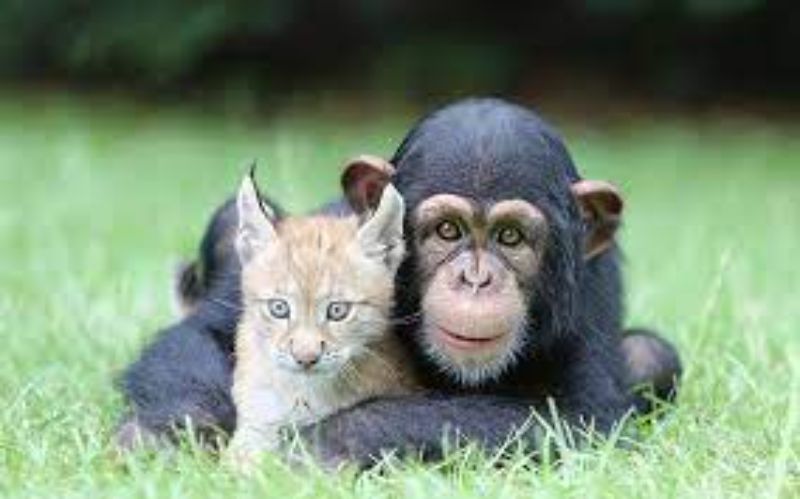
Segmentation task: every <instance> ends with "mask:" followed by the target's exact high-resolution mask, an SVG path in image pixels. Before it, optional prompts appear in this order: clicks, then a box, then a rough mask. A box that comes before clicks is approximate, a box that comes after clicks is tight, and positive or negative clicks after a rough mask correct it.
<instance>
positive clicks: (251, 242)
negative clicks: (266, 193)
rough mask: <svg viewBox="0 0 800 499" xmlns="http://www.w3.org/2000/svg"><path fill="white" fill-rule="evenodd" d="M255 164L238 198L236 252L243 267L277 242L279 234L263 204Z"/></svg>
mask: <svg viewBox="0 0 800 499" xmlns="http://www.w3.org/2000/svg"><path fill="white" fill-rule="evenodd" d="M255 168H256V166H255V162H254V163H253V164H252V165H251V167H250V172H249V174H248V175H246V176H245V178H244V179H243V180H242V184H241V186H240V187H239V193H238V195H237V197H236V208H237V214H238V217H239V224H238V227H237V234H236V252H237V253H238V255H239V261H240V262H241V263H242V265H244V264H246V263H248V262H249V261H250V260H252V259H253V257H254V256H255V255H256V254H258V253H259V252H261V251H264V249H266V248H267V246H268V245H269V244H270V243H271V242H273V241H275V240H276V239H277V237H278V233H277V232H276V230H275V226H274V225H273V224H272V220H271V218H272V217H274V214H273V213H272V212H271V210H269V209H268V208H266V207H265V206H264V203H262V202H261V196H260V195H259V193H258V186H257V184H256V180H255Z"/></svg>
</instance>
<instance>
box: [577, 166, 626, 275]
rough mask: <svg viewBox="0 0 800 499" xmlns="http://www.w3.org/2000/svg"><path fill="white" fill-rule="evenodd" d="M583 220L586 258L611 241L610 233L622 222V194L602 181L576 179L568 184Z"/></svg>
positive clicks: (605, 247)
mask: <svg viewBox="0 0 800 499" xmlns="http://www.w3.org/2000/svg"><path fill="white" fill-rule="evenodd" d="M572 194H573V196H575V199H576V201H577V202H578V206H579V207H580V210H581V216H582V217H583V220H584V222H585V223H586V227H587V233H586V239H585V241H584V250H583V255H584V258H585V259H587V260H589V259H591V258H593V257H595V256H597V255H599V254H600V253H602V252H603V251H605V250H607V249H608V248H610V247H611V246H612V245H613V244H614V235H615V234H616V232H617V229H618V228H619V226H620V224H621V223H622V208H623V202H622V196H621V195H620V193H619V190H618V189H617V188H616V187H614V186H613V185H611V184H609V183H608V182H603V181H602V180H580V181H578V182H575V183H574V184H572Z"/></svg>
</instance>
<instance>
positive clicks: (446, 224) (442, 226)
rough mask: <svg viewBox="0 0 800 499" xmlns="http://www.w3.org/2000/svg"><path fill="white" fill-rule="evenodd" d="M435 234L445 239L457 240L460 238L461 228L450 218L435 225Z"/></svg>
mask: <svg viewBox="0 0 800 499" xmlns="http://www.w3.org/2000/svg"><path fill="white" fill-rule="evenodd" d="M436 234H437V235H438V236H439V237H441V238H442V239H443V240H445V241H457V240H459V239H461V229H460V228H459V227H458V224H457V223H455V222H453V221H450V220H444V221H443V222H440V223H439V225H437V226H436Z"/></svg>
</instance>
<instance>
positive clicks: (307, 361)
mask: <svg viewBox="0 0 800 499" xmlns="http://www.w3.org/2000/svg"><path fill="white" fill-rule="evenodd" d="M324 348H325V342H324V341H322V340H310V339H308V340H300V341H295V340H294V339H292V340H291V341H290V342H289V353H291V354H292V358H293V359H294V361H295V362H297V364H298V365H300V367H302V368H304V369H309V368H311V367H313V366H314V364H316V363H317V362H319V359H320V357H322V350H323V349H324Z"/></svg>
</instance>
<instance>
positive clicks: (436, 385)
mask: <svg viewBox="0 0 800 499" xmlns="http://www.w3.org/2000/svg"><path fill="white" fill-rule="evenodd" d="M392 163H393V164H394V165H395V167H396V168H397V172H396V174H395V176H394V177H393V183H394V184H395V186H396V187H397V188H398V190H399V191H400V192H401V193H402V194H403V197H404V199H405V201H406V205H407V208H408V210H409V213H410V212H412V211H413V210H414V208H415V207H416V206H417V205H418V204H419V203H420V202H421V201H423V200H424V199H426V198H428V197H430V196H431V195H434V194H438V193H445V192H446V193H452V194H457V195H461V196H465V197H470V198H472V199H475V200H477V201H479V202H485V203H488V202H496V201H500V200H503V199H523V200H526V201H528V202H530V203H532V204H534V205H536V206H537V207H538V208H539V209H540V210H541V211H542V212H543V213H544V215H545V216H546V218H547V220H548V224H549V229H550V232H549V234H550V236H549V246H548V247H547V249H546V252H545V259H544V263H543V268H542V273H541V276H540V278H539V283H540V284H539V286H538V287H537V288H536V289H535V290H533V291H532V299H531V304H530V311H529V324H530V325H529V327H528V329H527V338H526V339H527V344H526V348H525V351H524V354H523V356H521V357H520V358H519V359H518V360H517V361H516V362H515V363H514V364H513V365H512V366H510V367H509V369H507V370H506V371H505V373H504V374H503V375H502V376H500V377H498V378H496V379H492V380H489V381H486V382H485V383H483V384H482V385H479V386H477V387H473V388H466V387H464V386H461V385H458V384H457V383H456V382H455V381H454V380H452V379H451V378H449V377H447V376H446V375H444V374H442V373H441V372H440V371H439V370H438V368H437V367H436V366H435V364H434V363H433V362H431V361H430V360H429V359H428V358H427V357H426V354H425V353H424V352H423V351H422V350H421V348H420V346H419V341H418V340H417V339H416V335H417V334H418V329H419V328H418V320H415V319H414V318H417V319H418V317H419V314H418V312H419V301H420V282H419V281H418V273H417V272H416V271H415V261H416V255H415V254H414V250H413V248H410V250H411V253H410V255H409V257H408V258H407V260H406V262H405V263H404V265H403V267H402V268H401V270H400V271H399V272H398V281H397V285H398V288H397V300H398V305H397V310H396V318H397V323H398V326H397V328H396V333H397V334H399V335H401V336H402V337H403V338H404V344H406V345H408V347H409V348H410V349H411V350H412V352H413V354H414V359H415V361H416V363H417V365H418V368H419V371H420V373H422V375H423V376H424V377H425V380H426V382H427V386H428V388H430V392H429V393H427V394H421V395H419V396H411V397H404V398H395V399H381V400H374V401H369V402H366V403H363V404H360V405H359V406H357V407H354V408H351V409H348V410H345V411H342V412H341V413H339V414H336V415H333V416H331V417H330V418H328V419H327V420H325V421H323V422H322V423H320V424H318V425H316V426H315V427H313V428H310V429H308V431H307V432H306V436H307V437H308V438H309V439H310V440H311V442H312V444H313V448H314V450H315V451H316V452H317V453H318V454H319V455H320V456H321V457H322V458H323V459H326V460H331V461H337V460H340V459H350V460H354V461H356V462H359V463H362V464H365V463H368V462H369V460H370V459H371V458H373V457H375V456H378V455H379V454H380V453H381V451H382V450H388V449H406V450H408V449H411V450H413V451H415V452H418V453H422V455H423V457H429V458H436V457H438V456H440V455H441V453H442V447H441V446H442V435H443V432H444V431H455V432H458V433H459V434H460V435H461V436H463V437H464V438H466V439H469V440H474V441H477V442H479V443H482V444H484V445H486V446H487V447H488V448H496V447H497V446H499V445H501V444H502V443H503V442H504V441H505V439H506V437H507V436H508V435H509V434H510V433H511V432H512V431H514V430H515V429H517V428H520V427H521V426H522V425H523V423H524V422H525V421H526V420H527V419H528V418H529V416H530V414H531V409H536V410H537V411H538V412H539V413H540V414H544V415H547V414H549V408H548V402H547V401H548V400H549V399H552V400H553V401H554V402H555V405H556V407H557V409H558V411H559V413H560V415H561V416H562V417H564V418H565V419H566V420H567V421H569V422H571V423H573V424H574V425H576V426H581V425H583V424H588V423H591V424H593V425H594V427H595V428H596V429H597V430H599V431H600V432H603V433H605V432H608V431H609V430H610V429H611V428H612V427H613V425H614V424H615V423H616V422H618V421H619V420H620V419H621V418H623V417H624V416H625V414H626V413H627V412H628V411H629V410H630V409H631V408H632V407H633V406H634V405H636V406H637V407H640V408H642V409H647V405H646V404H645V403H644V402H643V401H641V400H638V399H636V398H635V397H634V396H633V395H632V393H631V390H630V388H631V383H632V382H633V381H636V382H642V381H647V379H642V376H643V375H642V374H641V373H646V375H647V376H652V379H656V378H658V379H659V380H665V379H668V380H670V382H669V383H667V385H662V386H661V388H662V389H665V390H666V391H665V392H664V393H674V382H675V381H676V377H677V376H678V375H679V374H680V363H679V361H678V357H677V354H676V352H675V351H674V349H673V348H672V347H671V345H669V344H668V343H667V342H666V341H664V340H662V339H660V338H658V337H655V336H648V338H650V339H652V340H653V341H654V342H655V344H656V345H657V346H659V347H661V348H660V350H659V353H658V355H660V357H658V356H657V357H656V358H655V360H654V361H653V362H651V364H650V366H649V367H650V368H652V369H651V370H650V371H647V370H640V371H638V374H636V375H632V374H631V373H630V372H629V371H630V369H629V368H628V367H627V365H626V359H624V358H623V349H622V348H621V340H622V334H621V332H622V327H621V320H622V312H623V310H622V287H621V280H620V269H619V266H620V264H619V260H620V258H619V253H618V250H617V249H616V247H612V248H611V249H610V250H607V251H605V252H604V253H601V254H600V255H598V256H596V257H594V258H592V259H590V260H588V261H587V260H585V259H584V258H583V252H582V241H583V237H584V234H585V230H586V227H585V225H584V222H583V221H582V219H581V217H580V212H579V209H578V206H577V205H576V202H575V200H574V198H573V197H572V195H571V191H570V185H571V184H572V183H574V182H576V181H578V180H579V179H580V176H579V174H578V172H577V170H576V168H575V165H574V164H573V162H572V159H571V158H570V156H569V153H568V152H567V150H566V148H565V146H564V143H563V141H562V140H561V138H560V137H559V136H558V135H557V134H556V133H555V132H554V131H553V130H552V129H551V128H550V127H549V126H548V125H546V124H545V123H544V122H543V121H542V120H541V119H540V118H539V117H538V116H537V115H536V114H534V113H533V112H531V111H529V110H527V109H524V108H522V107H519V106H516V105H513V104H510V103H507V102H504V101H502V100H498V99H471V100H465V101H461V102H458V103H455V104H453V105H450V106H447V107H445V108H442V109H440V110H438V111H436V112H434V113H432V114H431V115H429V116H427V117H426V118H424V119H423V120H421V121H420V122H419V123H418V124H417V125H416V126H415V127H414V128H413V129H412V130H411V132H410V133H409V134H408V136H407V137H406V138H405V140H404V141H403V143H402V144H401V146H400V148H399V149H398V151H397V153H396V154H395V156H394V158H393V159H392ZM332 206H334V207H336V206H338V207H341V205H339V204H334V205H332ZM229 209H230V206H227V207H223V208H222V210H221V211H220V212H218V214H217V216H216V218H215V220H217V221H219V220H221V219H222V218H225V217H224V216H222V215H224V213H225V210H229ZM234 216H235V215H234ZM217 225H218V226H217ZM231 227H235V223H233V222H232V221H230V220H226V221H223V222H222V223H219V224H216V222H215V223H212V225H211V227H210V230H209V233H208V234H207V235H206V239H205V240H204V243H203V252H202V255H203V259H204V261H205V263H204V267H206V268H215V267H222V268H223V271H222V273H221V274H220V276H219V277H218V278H214V279H213V280H212V281H210V282H209V283H208V285H207V286H206V287H205V293H206V295H205V296H203V297H202V298H201V299H200V301H199V302H198V304H197V306H196V308H195V311H194V312H193V313H192V314H191V315H190V316H188V317H187V318H186V319H184V320H183V321H182V322H180V323H179V324H177V325H176V326H173V327H171V328H169V329H167V330H166V331H165V332H163V333H162V334H161V336H160V337H159V339H157V340H156V342H155V343H154V344H153V345H151V346H150V347H149V348H148V349H146V350H145V352H144V353H143V354H142V357H141V359H140V360H139V361H138V362H137V363H135V364H134V365H132V366H131V367H130V369H129V370H128V371H127V373H126V375H125V378H124V383H123V390H124V391H125V394H126V395H127V396H128V398H129V399H130V401H131V402H132V405H133V418H134V419H135V420H136V421H137V422H138V423H139V424H140V425H142V426H143V428H144V430H146V431H153V432H162V431H163V430H164V429H166V428H168V427H169V426H170V425H176V424H177V425H180V423H181V422H182V421H183V420H184V419H185V417H186V416H190V417H192V418H193V419H194V420H195V424H209V425H213V426H217V427H219V428H220V429H222V430H225V431H230V430H231V428H232V427H233V425H234V418H235V415H234V410H233V406H232V404H231V399H230V382H231V380H230V376H231V362H232V360H231V356H230V354H231V351H232V338H233V332H234V329H235V323H236V320H237V318H238V288H236V286H235V285H234V284H233V283H234V281H237V280H238V268H235V267H236V265H238V264H236V265H227V264H225V265H220V264H219V263H216V262H220V261H228V260H230V258H229V256H230V255H229V252H230V251H231V250H232V246H231V245H230V237H229V234H230V232H229V231H230V230H231ZM406 230H407V231H408V232H407V234H408V235H409V237H413V232H414V227H413V225H412V224H408V225H407V227H406ZM226 245H227V246H226ZM226 247H227V248H228V249H225V250H223V251H221V252H215V251H211V250H210V248H226ZM218 253H219V254H218ZM233 260H235V258H234V259H233ZM226 266H227V267H229V268H226ZM626 352H627V351H626ZM628 363H629V364H630V360H628ZM198 422H199V423H198ZM538 434H539V432H537V431H531V432H528V433H526V435H527V436H529V437H530V438H534V437H535V435H538ZM533 443H534V444H535V443H536V442H535V441H534V442H533Z"/></svg>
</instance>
